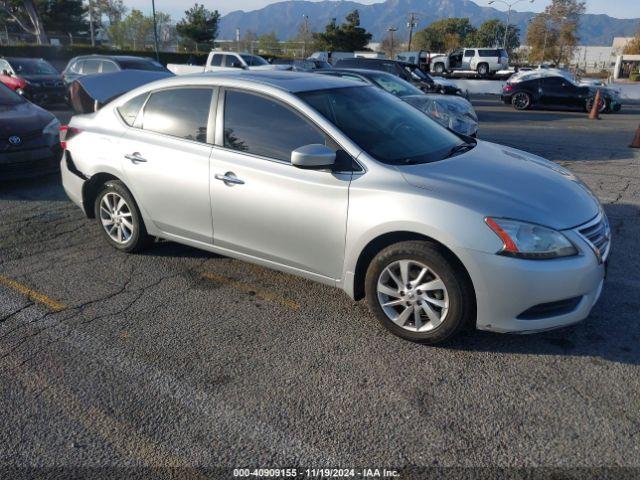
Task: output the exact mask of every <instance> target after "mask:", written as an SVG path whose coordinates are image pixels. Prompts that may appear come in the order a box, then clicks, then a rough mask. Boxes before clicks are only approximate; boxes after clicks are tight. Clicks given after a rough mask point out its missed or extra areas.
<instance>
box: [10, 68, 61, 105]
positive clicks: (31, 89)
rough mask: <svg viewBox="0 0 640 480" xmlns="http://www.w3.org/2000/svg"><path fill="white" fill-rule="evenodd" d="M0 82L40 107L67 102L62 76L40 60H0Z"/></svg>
mask: <svg viewBox="0 0 640 480" xmlns="http://www.w3.org/2000/svg"><path fill="white" fill-rule="evenodd" d="M0 82H2V83H4V84H5V85H6V86H7V87H9V88H10V89H12V90H13V91H15V92H16V93H19V94H21V95H22V96H24V97H25V98H27V99H28V100H31V101H32V102H34V103H37V104H40V105H42V104H56V103H66V100H67V90H66V88H65V84H64V80H63V79H62V75H60V73H59V72H58V71H57V70H56V69H55V68H53V66H52V65H51V64H50V63H49V62H47V61H46V60H43V59H41V58H9V57H4V58H0Z"/></svg>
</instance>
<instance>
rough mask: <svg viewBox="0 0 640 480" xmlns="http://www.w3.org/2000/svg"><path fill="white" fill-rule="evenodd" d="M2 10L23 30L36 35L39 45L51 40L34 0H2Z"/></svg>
mask: <svg viewBox="0 0 640 480" xmlns="http://www.w3.org/2000/svg"><path fill="white" fill-rule="evenodd" d="M0 12H2V13H3V16H4V17H5V18H10V19H11V20H12V21H13V22H15V24H16V25H17V26H18V27H20V29H21V30H23V31H25V32H27V33H30V34H31V35H34V36H35V37H36V40H37V42H38V44H39V45H45V44H47V43H48V42H49V41H48V39H47V34H46V33H45V29H44V26H43V25H42V19H41V18H40V13H39V12H38V9H37V8H36V4H35V3H34V0H22V1H21V0H0Z"/></svg>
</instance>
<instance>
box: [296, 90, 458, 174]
mask: <svg viewBox="0 0 640 480" xmlns="http://www.w3.org/2000/svg"><path fill="white" fill-rule="evenodd" d="M298 95H299V96H300V98H302V99H303V100H304V101H305V102H306V103H307V104H309V105H310V106H311V107H313V108H315V109H316V110H317V111H318V112H319V113H321V114H322V115H324V116H325V117H326V118H327V119H328V120H329V121H330V122H332V123H333V124H334V125H335V126H336V127H337V128H339V129H340V130H341V131H342V132H343V133H344V134H345V135H347V136H348V137H349V138H351V139H352V140H353V141H354V142H355V143H356V144H357V145H358V146H359V147H360V148H362V150H364V151H365V152H367V154H369V155H370V156H372V157H373V158H375V159H376V160H379V161H380V162H383V163H387V164H391V165H410V164H415V163H428V162H435V161H438V160H442V159H443V158H446V157H447V156H449V154H450V152H451V151H452V149H453V148H454V147H456V146H457V145H461V144H463V142H462V141H461V140H460V138H459V137H457V136H456V135H454V134H453V133H451V132H449V131H448V130H447V129H445V128H443V127H442V126H440V125H439V124H438V123H436V122H434V121H433V120H431V119H430V118H429V117H427V116H426V115H424V114H423V113H422V112H420V111H419V110H418V109H417V108H414V107H412V106H411V105H409V104H408V103H405V102H403V101H402V100H400V99H398V98H395V97H394V96H392V95H389V94H388V93H386V92H384V91H382V90H380V89H379V88H376V87H371V86H362V87H359V86H357V87H345V88H335V89H330V90H316V91H311V92H302V93H300V94H298Z"/></svg>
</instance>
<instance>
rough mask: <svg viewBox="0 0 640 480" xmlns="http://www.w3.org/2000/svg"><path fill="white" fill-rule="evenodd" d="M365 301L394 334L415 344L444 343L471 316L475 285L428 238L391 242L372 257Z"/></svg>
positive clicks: (366, 283) (366, 282)
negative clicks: (425, 240)
mask: <svg viewBox="0 0 640 480" xmlns="http://www.w3.org/2000/svg"><path fill="white" fill-rule="evenodd" d="M365 292H366V296H367V303H368V305H369V308H370V310H371V311H372V313H373V314H374V315H375V316H376V317H377V319H378V320H379V321H380V323H382V325H383V326H384V327H385V328H386V329H387V330H389V331H390V332H392V333H394V334H395V335H397V336H399V337H402V338H405V339H407V340H411V341H414V342H419V343H428V344H433V343H438V342H443V341H445V340H447V339H449V338H451V337H452V336H453V335H455V334H456V333H457V332H458V331H459V330H460V329H461V328H462V327H463V326H464V325H465V324H467V322H468V321H469V319H470V316H471V315H472V312H473V311H474V310H473V305H474V303H473V298H474V297H473V289H472V288H471V287H470V285H469V282H468V281H467V280H466V277H465V275H464V274H463V273H462V272H461V271H460V269H459V268H457V266H456V265H455V264H454V263H453V262H452V261H451V260H450V259H449V258H448V257H447V256H446V255H444V254H443V253H441V251H440V250H439V249H438V247H437V246H436V245H434V244H432V243H429V242H424V241H407V242H400V243H397V244H394V245H391V246H389V247H387V248H386V249H384V250H383V251H381V252H380V253H379V254H378V255H377V256H376V257H375V258H374V259H373V261H372V262H371V264H370V265H369V268H368V270H367V275H366V279H365Z"/></svg>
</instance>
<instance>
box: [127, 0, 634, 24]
mask: <svg viewBox="0 0 640 480" xmlns="http://www.w3.org/2000/svg"><path fill="white" fill-rule="evenodd" d="M276 1H279V0H198V3H201V4H204V5H205V6H206V7H207V8H208V9H210V10H218V11H219V12H220V13H221V14H223V15H224V14H226V13H229V12H231V11H233V10H245V11H248V10H256V9H258V8H262V7H264V6H266V5H268V4H270V3H276ZM354 1H356V2H358V3H367V4H371V3H380V1H381V0H354ZM474 1H475V3H477V4H478V5H481V6H486V5H487V4H488V3H489V1H490V0H474ZM513 1H515V0H509V3H512V2H513ZM155 2H156V10H159V11H163V12H167V13H170V14H171V16H172V17H173V18H174V20H178V19H180V18H182V16H183V13H184V10H186V9H187V8H189V7H191V6H192V5H193V3H195V0H193V1H191V0H155ZM124 3H125V5H126V6H127V7H128V8H130V9H131V8H138V9H140V10H142V11H144V12H150V11H151V0H124ZM549 3H551V1H550V0H534V2H533V3H529V0H523V1H521V2H520V3H519V4H518V5H516V6H514V7H513V9H514V10H520V11H533V12H539V11H542V10H544V7H545V6H547V5H548V4H549ZM492 6H493V7H495V8H497V9H500V10H504V9H506V7H505V6H504V5H503V4H501V3H499V2H497V1H496V3H494V4H493V5H492ZM587 13H606V14H607V15H610V16H612V17H617V18H638V17H640V0H587Z"/></svg>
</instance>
